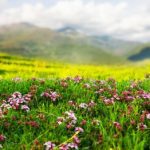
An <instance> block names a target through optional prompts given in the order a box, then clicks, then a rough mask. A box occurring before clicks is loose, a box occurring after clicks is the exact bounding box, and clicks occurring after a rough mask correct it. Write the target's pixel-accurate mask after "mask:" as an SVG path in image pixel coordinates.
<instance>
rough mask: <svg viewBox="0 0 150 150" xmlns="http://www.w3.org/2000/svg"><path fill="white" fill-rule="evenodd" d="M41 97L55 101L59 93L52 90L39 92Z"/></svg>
mask: <svg viewBox="0 0 150 150" xmlns="http://www.w3.org/2000/svg"><path fill="white" fill-rule="evenodd" d="M41 96H42V97H45V98H48V99H50V100H51V101H53V102H55V101H56V100H58V99H59V98H60V94H58V93H57V92H53V91H49V92H48V91H47V92H43V93H42V94H41Z"/></svg>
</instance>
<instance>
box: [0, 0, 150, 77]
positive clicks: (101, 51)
mask: <svg viewBox="0 0 150 150" xmlns="http://www.w3.org/2000/svg"><path fill="white" fill-rule="evenodd" d="M149 16H150V1H149V0H142V1H141V0H132V1H131V0H126V1H123V0H25V1H23V0H0V53H1V54H0V65H1V74H2V73H3V72H5V71H4V68H5V69H6V66H5V65H6V64H7V65H8V64H9V65H10V64H12V63H13V65H14V64H15V63H16V64H17V63H19V60H24V61H26V63H25V62H24V64H26V66H27V65H29V64H27V62H29V60H30V59H36V60H41V61H49V62H61V63H69V64H86V65H113V64H117V65H118V64H119V65H121V64H129V65H131V64H135V63H138V64H140V63H141V64H143V62H149V60H150V17H149ZM17 60H18V62H16V61H17ZM39 64H41V63H39ZM7 68H9V67H8V66H7ZM14 68H16V67H14ZM9 70H11V68H9V69H8V70H7V71H9ZM14 70H15V69H14Z"/></svg>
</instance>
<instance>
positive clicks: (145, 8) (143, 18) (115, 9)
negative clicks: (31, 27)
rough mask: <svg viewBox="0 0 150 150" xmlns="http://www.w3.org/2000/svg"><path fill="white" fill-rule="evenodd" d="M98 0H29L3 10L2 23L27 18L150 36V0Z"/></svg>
mask: <svg viewBox="0 0 150 150" xmlns="http://www.w3.org/2000/svg"><path fill="white" fill-rule="evenodd" d="M96 1H97V0H88V1H86V2H85V1H84V0H58V1H57V2H56V3H55V4H54V5H49V6H46V5H44V3H42V0H41V1H38V3H36V4H34V5H33V4H31V3H29V2H28V3H27V2H26V3H23V4H22V5H20V6H19V7H15V6H14V7H12V8H7V9H5V10H1V11H0V24H6V23H13V22H21V21H27V22H31V23H34V24H37V25H41V26H46V27H50V28H53V29H56V28H60V27H63V26H64V25H74V26H78V27H80V28H81V29H82V30H84V31H88V32H90V33H95V34H110V35H113V36H115V37H120V38H125V39H129V40H150V29H149V30H148V27H149V26H150V17H149V14H150V5H148V4H150V2H149V0H143V1H142V3H141V1H139V0H137V1H136V2H137V3H136V5H134V4H135V0H133V1H132V2H131V1H124V2H123V1H122V2H121V1H120V2H119V3H113V2H111V1H107V2H106V1H101V2H100V1H99V2H98V1H97V2H96ZM138 1H139V2H138ZM130 2H131V3H130ZM129 4H130V5H129ZM138 4H139V5H138ZM133 6H134V7H133Z"/></svg>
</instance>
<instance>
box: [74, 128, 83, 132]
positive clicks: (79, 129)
mask: <svg viewBox="0 0 150 150" xmlns="http://www.w3.org/2000/svg"><path fill="white" fill-rule="evenodd" d="M75 131H76V132H78V131H79V132H84V130H83V129H82V128H81V127H76V128H75Z"/></svg>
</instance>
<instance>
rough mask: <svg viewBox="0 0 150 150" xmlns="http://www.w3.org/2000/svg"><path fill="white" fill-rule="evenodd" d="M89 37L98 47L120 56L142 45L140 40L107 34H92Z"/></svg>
mask: <svg viewBox="0 0 150 150" xmlns="http://www.w3.org/2000/svg"><path fill="white" fill-rule="evenodd" d="M89 38H90V40H91V42H92V43H93V45H97V46H98V47H101V48H103V49H106V50H107V52H109V53H114V54H115V55H118V56H124V55H125V54H127V53H128V52H130V51H132V50H133V49H134V48H136V47H137V46H139V45H141V43H139V42H132V41H125V40H121V39H117V38H113V37H111V36H107V35H102V36H90V37H89Z"/></svg>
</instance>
